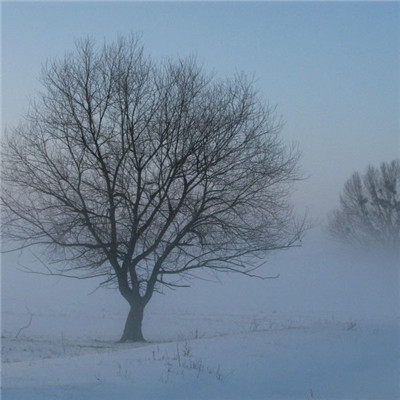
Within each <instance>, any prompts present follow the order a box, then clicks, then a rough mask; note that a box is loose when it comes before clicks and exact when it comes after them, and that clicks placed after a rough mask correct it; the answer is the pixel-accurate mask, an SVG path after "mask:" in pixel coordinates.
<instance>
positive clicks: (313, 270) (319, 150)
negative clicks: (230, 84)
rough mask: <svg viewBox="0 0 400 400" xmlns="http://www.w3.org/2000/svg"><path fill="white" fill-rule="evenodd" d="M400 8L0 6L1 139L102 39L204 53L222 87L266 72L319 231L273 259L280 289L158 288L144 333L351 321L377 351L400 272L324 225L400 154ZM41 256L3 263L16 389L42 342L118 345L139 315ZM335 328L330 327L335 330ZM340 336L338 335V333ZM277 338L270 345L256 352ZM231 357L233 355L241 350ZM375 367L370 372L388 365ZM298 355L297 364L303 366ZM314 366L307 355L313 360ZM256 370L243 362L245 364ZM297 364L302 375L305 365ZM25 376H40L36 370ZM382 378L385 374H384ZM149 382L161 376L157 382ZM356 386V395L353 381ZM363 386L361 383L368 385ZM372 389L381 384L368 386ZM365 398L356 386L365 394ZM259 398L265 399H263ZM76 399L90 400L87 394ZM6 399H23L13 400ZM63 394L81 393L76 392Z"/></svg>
mask: <svg viewBox="0 0 400 400" xmlns="http://www.w3.org/2000/svg"><path fill="white" fill-rule="evenodd" d="M399 10H400V4H399V3H393V2H382V3H368V2H367V3H358V2H349V3H346V2H337V3H322V2H304V3H303V2H299V3H297V2H293V3H290V2H250V3H247V2H238V3H236V2H232V3H226V2H204V3H196V2H193V3H192V2H186V3H183V4H182V3H170V2H165V3H156V2H154V3H153V2H120V3H117V4H114V3H112V4H111V3H107V2H104V3H102V2H99V3H84V2H54V3H40V2H31V3H13V2H7V3H3V4H2V82H1V83H2V115H1V116H2V120H1V126H2V132H3V133H4V131H5V130H7V129H8V128H10V127H13V126H16V125H17V124H18V122H19V121H20V120H21V118H23V116H24V115H25V113H26V111H27V110H28V108H29V102H30V100H32V99H34V97H35V93H36V92H37V91H38V90H40V83H39V80H38V78H39V76H40V70H41V66H42V64H43V63H44V62H46V60H48V59H52V58H53V57H60V56H63V55H64V54H65V52H67V51H69V50H71V49H72V48H73V44H74V39H76V38H82V37H87V36H91V37H93V38H95V39H97V40H99V41H100V42H102V41H103V40H104V39H105V40H109V41H111V40H115V38H116V37H117V35H118V34H123V35H126V34H129V33H131V32H139V33H142V42H143V44H144V48H145V51H147V52H148V54H150V55H151V56H152V57H154V58H156V59H164V58H165V57H173V58H174V57H177V56H188V55H195V56H196V57H197V59H198V61H199V63H200V64H202V65H203V66H204V68H205V70H206V71H210V72H213V73H215V75H216V76H217V78H224V77H228V76H232V74H234V73H235V72H237V71H244V72H245V73H246V74H248V75H249V76H250V77H254V81H255V86H256V88H257V89H258V90H259V92H260V94H261V95H262V96H263V98H264V99H265V101H266V103H268V104H270V105H271V106H274V105H276V117H277V118H278V119H281V120H282V130H281V135H282V139H283V141H284V142H285V143H288V144H289V143H295V144H296V146H297V147H298V148H299V150H300V152H301V153H302V157H301V160H300V170H301V173H302V175H303V176H304V178H305V179H304V180H302V181H299V182H296V184H295V185H294V187H293V194H292V202H293V204H294V205H295V209H296V212H297V214H298V215H299V216H300V217H301V216H302V215H304V214H305V213H307V214H308V215H309V216H310V219H311V221H312V227H311V229H310V230H309V231H308V232H306V235H305V238H304V240H303V243H302V245H301V247H296V248H292V249H288V250H286V251H276V252H271V253H270V254H269V255H268V257H267V260H266V263H265V265H263V266H262V268H260V269H259V271H258V272H259V273H260V275H263V276H265V277H270V279H257V278H250V277H246V276H242V275H239V274H236V275H234V274H219V275H213V274H208V273H206V272H204V273H203V272H201V273H200V276H199V278H198V279H192V280H191V281H190V285H191V287H190V288H180V289H177V290H170V289H168V288H165V289H164V290H163V294H160V293H155V294H154V295H153V298H152V299H151V301H150V303H149V304H148V306H147V307H146V309H145V316H144V321H143V331H144V336H145V338H146V339H147V340H149V341H150V342H152V341H154V342H155V341H165V340H177V339H179V338H180V335H182V337H185V338H187V337H192V338H193V337H195V338H196V339H197V337H198V335H197V333H196V334H195V335H194V334H193V332H194V331H196V332H197V329H199V330H200V331H201V332H204V333H205V334H206V335H210V336H211V335H215V334H218V333H219V332H224V334H226V333H228V331H234V330H235V329H236V328H237V329H236V330H237V331H238V332H242V331H246V332H247V331H253V330H255V331H257V330H258V327H259V326H258V324H263V325H262V326H261V328H262V329H264V328H266V329H267V328H268V329H270V330H268V332H267V335H269V334H271V335H272V336H273V335H274V334H277V331H274V329H275V328H276V327H277V328H281V327H285V328H287V329H290V328H292V327H298V326H323V325H324V324H326V323H327V324H329V323H333V324H335V323H337V322H339V323H344V324H348V325H347V326H348V328H349V330H351V329H352V328H353V327H354V326H356V325H358V324H372V326H374V329H373V333H372V334H371V337H372V340H371V342H369V341H365V343H367V345H366V346H365V348H368V347H370V343H373V344H374V343H375V342H374V340H375V339H376V338H377V336H376V334H375V332H377V331H378V328H377V327H380V326H382V327H384V326H389V325H390V326H394V325H396V326H398V324H399V322H400V290H399V289H400V261H399V260H398V259H396V258H393V257H392V258H391V257H389V256H388V255H386V254H382V253H378V252H374V251H373V249H369V250H368V251H365V252H362V251H356V250H354V249H350V248H348V247H346V246H344V245H342V244H340V243H337V242H335V241H333V240H332V238H330V237H329V235H328V233H327V215H328V213H329V212H330V211H332V210H333V209H334V208H335V207H337V206H338V203H339V194H340V191H341V190H342V187H343V184H344V182H345V180H346V179H347V178H349V177H350V176H351V175H352V174H353V172H355V171H356V170H358V171H360V172H363V171H364V170H365V168H366V167H367V166H368V165H369V164H372V165H375V166H379V164H380V163H381V162H388V161H391V160H392V159H395V158H398V157H399V152H400V134H399V129H400V128H399V113H398V111H399V107H400V102H399V97H400V96H399V91H400V82H399V81H400V75H399V73H398V72H399V70H400V65H399V57H398V51H399V42H400V25H399V23H398V22H399ZM36 250H37V249H35V248H32V249H26V250H24V251H22V252H13V253H4V254H2V256H1V302H2V304H1V305H2V321H1V323H2V334H3V336H4V338H5V339H6V340H7V341H8V342H7V343H11V345H10V347H9V352H10V354H14V353H13V351H14V350H15V349H16V350H15V354H16V356H15V359H13V361H16V364H15V366H13V365H11V366H10V368H11V369H10V370H12V368H14V367H15V370H16V371H17V372H16V373H15V376H17V378H18V377H19V375H18V374H20V375H21V376H20V377H19V378H18V379H19V380H18V379H17V378H15V379H16V380H15V382H17V383H15V384H14V383H12V384H13V385H14V386H15V387H18V386H20V385H22V383H21V382H24V374H25V372H24V371H25V370H24V369H21V370H18V365H17V362H18V361H20V360H23V361H26V360H29V357H30V355H27V353H26V348H27V346H28V347H29V344H30V343H31V342H32V341H33V342H35V340H36V342H35V343H36V344H37V343H39V345H37V347H36V348H35V350H34V351H32V354H34V355H33V356H32V357H33V358H35V359H36V358H37V359H40V360H41V359H42V357H44V356H43V354H44V351H43V348H42V347H41V346H42V343H44V342H46V343H47V344H49V343H50V344H51V343H53V344H54V345H55V346H57V347H58V349H57V350H54V353H55V354H57V357H58V356H60V354H61V357H62V356H64V357H65V355H66V354H68V351H67V353H65V349H62V351H63V352H64V353H62V351H61V350H60V349H59V348H60V346H62V347H63V346H64V337H67V338H70V340H71V341H76V342H77V343H81V342H79V340H77V338H78V339H81V338H82V337H85V339H86V338H88V337H89V338H92V339H93V338H95V339H96V340H101V339H103V340H107V341H113V340H117V339H118V338H119V336H120V334H121V332H122V329H123V326H124V323H125V319H126V315H127V313H128V310H129V307H128V304H127V303H126V302H125V300H124V299H123V298H122V297H121V295H120V294H119V292H118V291H117V290H115V289H102V288H100V289H97V286H98V284H99V283H100V282H99V281H98V280H96V279H88V280H77V279H68V278H61V277H55V276H44V275H38V274H32V273H26V272H24V269H25V268H26V267H27V268H29V269H32V270H35V271H43V270H44V267H43V265H42V264H41V262H39V261H38V260H37V259H36V258H35V256H34V254H35V252H36ZM43 261H44V262H46V260H43ZM96 289H97V290H96ZM30 316H32V320H31V323H29V324H28V322H29V319H30ZM91 316H93V318H91ZM160 321H161V322H160ZM329 326H331V325H329ZM344 326H346V325H344ZM21 328H23V334H21V337H22V339H21V342H18V341H17V340H16V339H17V336H18V334H19V333H20V332H21ZM254 328H255V329H254ZM336 328H337V327H336ZM336 328H332V329H333V330H332V332H338V331H337V330H336V331H335V329H336ZM262 329H261V331H262ZM340 329H342V328H340ZM396 329H397V328H396ZM278 331H279V329H278ZM365 332H367V331H366V330H365ZM396 332H397V331H396V330H393V331H391V334H390V335H391V336H390V335H389V336H390V337H392V338H394V339H393V341H392V342H393V343H394V344H395V346H396V347H395V346H392V347H393V348H394V347H395V348H394V350H393V349H392V348H390V349H386V347H383V351H386V353H385V354H387V355H388V357H389V356H392V353H393V354H394V355H398V349H399V345H400V343H399V341H398V336H396V335H397V333H396ZM342 333H343V332H342V330H339V333H338V334H337V335H336V333H335V334H334V333H332V334H331V335H332V337H333V335H336V336H335V337H340V338H341V336H340V335H342ZM367 333H368V332H367ZM368 334H369V333H368ZM191 335H192V336H191ZM277 335H278V336H279V332H278V334H277ZM374 335H375V336H374ZM269 337H270V336H267V339H268V338H269ZM32 338H33V339H32ZM57 338H58V339H60V338H62V341H60V342H57V340H58V339H57ZM382 338H386V336H385V335H382V337H379V340H381V342H382V343H384V342H385V340H384V339H382ZM56 339H57V340H56ZM267 339H265V337H260V343H267V342H268V340H269V339H268V340H267ZM325 339H326V338H325ZM330 339H331V336H329V340H326V341H325V342H324V343H325V344H326V347H325V349H328V350H329V347H330V345H331V340H330ZM350 339H351V340H353V339H352V338H350ZM240 340H242V339H240ZM271 340H272V339H271ZM310 340H311V341H313V340H314V339H313V338H312V339H310ZM340 340H341V339H340ZM346 340H347V339H346ZM351 340H350V341H349V342H346V346H347V345H348V347H346V346H344V347H340V346H341V344H342V342H340V341H339V342H336V345H337V346H338V347H337V348H338V349H343V348H345V349H347V350H349V351H351V349H353V348H356V349H358V348H357V346H355V347H354V346H353V342H351ZM354 340H355V339H354ZM278 342H279V340H278ZM392 342H388V343H392ZM27 343H28V345H27ZM239 343H242V341H240V342H239ZM274 343H275V342H274ZM290 343H292V344H293V343H296V345H293V347H290V346H289V347H288V348H296V349H297V347H296V346H297V342H296V341H294V342H290ZM349 343H350V344H349ZM219 344H220V343H218V342H217V344H216V345H215V346H216V347H218V346H219ZM356 344H357V343H356ZM90 345H93V343H92V342H91V343H90ZM7 346H8V344H7ZM13 346H14V347H13ZM18 346H20V348H19V347H18ZM43 346H44V345H43ZM234 346H236V347H235V348H237V343H235V344H234ZM44 347H45V346H44ZM205 347H207V344H206V345H205ZM310 347H312V344H311V345H310ZM388 347H390V346H389V345H388ZM379 349H381V347H379ZM270 350H271V349H268V352H267V354H268V357H269V355H270ZM347 350H346V351H347ZM52 351H53V350H52ZM79 351H80V349H79ZM154 351H155V350H153V358H154ZM272 351H273V352H275V351H276V354H278V355H279V354H280V353H279V352H280V351H283V350H282V347H279V346H278V347H272ZM357 351H358V350H357ZM307 352H308V350H307ZM327 353H329V351H327ZM361 353H362V354H367V352H365V351H360V354H361ZM21 354H22V356H21ZM71 354H72V353H71ZM79 354H80V353H79ZM130 354H131V353H130ZM274 354H275V353H274ZM368 354H369V353H368ZM368 354H367V356H368V357H369V355H368ZM367 356H366V360H367V362H368V365H369V366H371V365H373V366H376V368H379V364H377V363H374V362H370V361H371V360H370V359H368V357H367ZM46 357H47V355H46ZM50 357H51V356H50ZM143 357H144V356H143ZM246 357H247V356H246ZM287 357H288V360H291V358H290V357H291V355H289V356H287ZM307 357H308V353H307V354H306V356H305V360H307ZM329 357H330V355H329V354H328V356H327V359H328V363H327V365H328V367H327V368H328V369H329V368H332V366H334V368H336V367H337V364H338V363H341V361H342V359H339V358H333V359H334V360H336V361H334V362H333V361H332V359H331V358H329ZM379 357H380V354H379ZM11 358H12V357H11ZM245 360H246V363H247V361H248V358H245ZM284 360H286V359H284ZM139 361H140V360H139ZM239 361H240V359H239ZM278 361H279V357H278ZM281 361H282V360H281ZM350 361H351V362H349V365H350V367H349V368H350V370H351V371H353V370H352V369H351V366H352V365H357V362H356V363H354V362H353V361H354V360H350ZM96 362H97V361H96ZM390 362H391V363H392V364H390V363H389V362H388V363H387V364H385V365H386V367H387V368H388V370H390V371H392V375H390V376H389V378H388V381H389V383H388V384H387V387H388V388H390V389H393V393H394V392H395V393H396V394H398V393H400V389H399V388H397V387H395V385H394V384H393V381H394V380H395V379H396V376H397V375H396V374H397V372H398V371H399V370H400V365H399V363H398V358H397V361H396V360H394V361H393V360H392V361H390ZM246 363H241V364H243V365H247V364H246ZM289 363H290V361H289ZM305 363H307V361H305ZM278 364H279V362H278ZM281 364H282V365H284V367H282V368H281V369H280V370H279V369H277V371H278V372H277V374H278V375H279V374H281V375H279V376H280V379H281V380H279V379H278V380H277V381H276V382H277V383H276V382H275V384H276V387H278V386H279V385H280V384H281V387H280V389H279V390H285V389H286V377H285V376H286V371H287V366H286V364H285V363H284V362H281ZM309 364H310V365H312V364H313V362H309ZM89 365H90V364H89ZM96 365H98V364H96ZM127 365H129V364H128V361H127ZM299 365H300V367H299V369H302V368H303V365H302V362H299ZM316 365H317V367H318V365H320V364H316ZM321 365H325V364H323V363H322V364H321ZM329 365H330V367H329ZM393 365H394V366H395V368H392V367H393ZM325 366H326V365H325ZM317 367H315V368H317ZM21 368H22V367H21ZM26 368H28V369H27V371H28V374H29V371H30V370H29V366H28V365H27V366H26ZM74 368H75V366H72V367H71V370H73V372H74ZM318 368H319V367H318ZM396 368H397V369H396ZM48 369H49V371H50V370H51V368H50V367H48ZM89 369H90V368H89ZM264 369H265V366H264V365H262V366H261V367H260V371H262V373H264V372H263V371H264ZM39 370H41V365H39V364H38V366H37V368H36V371H39ZM21 371H22V372H21ZM168 371H169V370H168ZM380 371H381V374H382V376H385V369H384V368H381V369H380ZM328 372H329V371H328ZM378 372H379V371H378ZM13 373H14V372H12V373H11V372H10V376H11V377H13V376H14V375H13ZM272 373H273V372H272ZM55 374H56V373H55ZM107 374H108V373H107ZM160 374H161V373H160ZM58 375H59V376H61V375H63V373H59V374H58ZM75 375H78V374H77V373H75ZM105 375H106V374H105ZM148 376H153V371H151V374H150V373H149V375H148ZM163 376H164V375H163ZM260 376H262V375H260ZM294 376H300V377H301V375H296V374H294ZM349 376H350V378H348V379H349V385H348V387H347V386H344V388H343V391H344V393H347V392H346V391H347V390H352V389H353V386H354V385H353V382H350V380H351V379H352V378H351V377H352V375H351V374H350V375H349ZM367 376H368V375H367ZM371 376H378V378H376V382H378V379H379V375H377V374H371ZM393 376H394V377H395V378H394V379H392V377H393ZM317 377H318V375H317ZM325 378H326V377H325ZM364 378H365V377H364V376H363V375H362V376H361V377H360V378H359V381H360V382H361V383H360V386H362V384H363V382H365V381H366V379H364ZM32 379H33V378H32ZM57 379H58V376H57ZM90 379H94V378H93V377H90ZM90 379H89V380H88V382H89V383H91V382H92V381H90ZM96 379H97V378H96ZM235 379H236V378H235ZM297 379H298V380H299V381H300V380H301V379H302V378H297ZM390 379H392V381H390ZM318 380H319V378H318V379H316V381H318ZM9 382H12V379H11V380H10V381H9ZM54 382H56V383H54ZM54 382H51V383H50V384H49V385H50V386H51V385H53V386H52V387H57V385H58V383H57V382H58V380H55V381H54ZM199 382H200V381H199ZM238 382H240V380H239V381H238ZM321 382H325V381H324V380H323V379H322V380H321ZM326 382H329V383H330V385H331V386H335V385H336V383H338V385H336V388H337V387H340V383H341V382H342V381H341V380H340V379H339V378H338V382H335V381H334V383H332V382H331V381H330V377H329V379H328V378H327V380H326ZM374 382H375V381H373V380H371V383H370V386H371V387H373V386H374ZM376 382H375V383H376ZM382 382H383V381H382ZM95 383H96V384H97V381H95ZM153 383H154V382H153ZM85 384H86V382H85ZM11 386H12V385H11ZM22 386H23V385H22ZM150 386H151V385H150ZM228 386H229V385H227V387H228ZM272 386H273V385H272ZM328 386H329V385H328ZM203 387H206V386H203ZM354 387H355V389H354V390H356V389H357V385H355V386H354ZM282 388H283V389H282ZM310 388H311V387H306V388H305V389H304V388H302V390H303V389H304V390H307V393H306V392H304V393H306V394H304V393H303V392H302V393H303V395H304V396H303V397H296V398H304V399H305V398H307V399H308V398H312V397H313V395H312V394H313V392H311V397H310ZM396 388H397V389H396ZM96 390H97V389H96ZM231 390H232V389H231ZM260 390H261V391H260V393H263V392H262V390H264V388H261V389H260ZM271 390H272V389H271ZM366 390H368V389H366ZM376 390H377V391H379V390H380V389H376ZM278 392H279V391H278ZM38 393H40V392H38ZM171 393H173V391H171ZM279 393H281V392H279ZM282 393H283V392H282ZM285 393H286V392H285ZM321 393H322V394H321V397H320V398H336V399H339V398H340V395H336V397H335V395H332V393H336V392H335V391H334V390H333V391H332V392H329V391H328V392H327V393H328V394H327V395H326V396H323V393H324V392H323V391H321ZM329 393H330V395H329ZM354 393H355V394H354V396H353V397H352V398H367V397H363V396H364V395H365V393H364V392H360V393H361V394H360V393H358V392H354ZM275 394H276V393H275ZM273 395H274V393H272V396H273ZM77 396H78V397H76V398H79V399H81V397H80V394H79V393H78V395H77ZM10 398H17V397H13V395H11V394H10ZM21 398H32V397H30V396H27V397H23V396H22V397H21ZM43 398H46V397H43ZM48 398H52V397H51V396H49V397H48ZM53 398H54V397H53ZM60 398H61V397H60ZM65 398H68V399H70V398H73V397H69V393H68V395H67V396H66V397H65ZM110 398H111V397H110ZM143 398H146V397H143ZM148 398H156V397H148ZM172 398H173V397H172ZM209 398H211V397H209ZM271 398H273V397H271ZM280 398H281V397H280ZM282 398H283V397H282ZM291 398H295V397H291ZM346 398H350V397H346ZM372 398H373V397H371V399H372ZM382 398H385V397H382ZM386 398H390V397H386ZM32 400H33V398H32Z"/></svg>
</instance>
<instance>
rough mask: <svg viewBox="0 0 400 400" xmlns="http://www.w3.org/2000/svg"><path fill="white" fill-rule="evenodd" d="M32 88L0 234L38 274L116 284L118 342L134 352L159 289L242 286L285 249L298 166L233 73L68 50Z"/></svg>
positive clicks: (120, 44)
mask: <svg viewBox="0 0 400 400" xmlns="http://www.w3.org/2000/svg"><path fill="white" fill-rule="evenodd" d="M42 84H43V91H42V92H41V93H40V94H39V96H38V98H37V101H36V102H35V104H33V106H32V108H31V111H30V112H29V114H28V115H27V118H26V119H25V120H24V122H23V123H21V125H20V126H18V127H17V128H15V129H13V130H12V131H11V132H9V133H8V135H7V138H6V140H5V141H4V146H3V149H4V151H3V152H4V155H3V171H4V172H3V192H2V205H3V235H4V237H5V238H7V239H8V240H9V241H11V242H12V243H17V242H18V243H19V246H18V247H19V248H26V247H28V246H32V245H42V246H45V247H44V248H45V249H46V250H45V254H46V257H47V258H48V259H47V260H46V262H48V263H49V264H48V265H49V271H50V273H51V274H59V275H63V276H72V277H79V278H80V279H82V278H91V277H99V276H100V277H102V278H103V281H102V282H103V283H102V285H111V284H116V285H117V287H118V289H119V291H120V293H121V295H122V296H123V297H124V298H125V299H126V301H127V302H128V303H129V305H130V311H129V315H128V318H127V321H126V324H125V329H124V332H123V335H122V338H121V341H126V340H132V341H140V340H143V335H142V319H143V311H144V307H145V305H146V304H147V303H148V302H149V300H150V299H151V297H152V295H153V293H154V292H155V291H157V290H161V288H162V287H163V286H167V287H177V286H185V280H186V279H187V278H189V277H191V276H192V274H193V273H194V272H195V271H196V270H199V269H206V270H207V269H208V270H213V271H217V272H240V273H242V274H246V275H250V276H252V275H255V274H254V270H255V268H257V267H258V266H260V264H261V263H262V261H263V259H264V257H265V255H266V253H267V252H269V251H271V250H275V249H286V248H289V247H291V246H294V245H296V243H298V241H299V239H300V237H301V235H302V233H303V230H304V226H303V225H302V224H298V223H296V222H295V219H294V218H293V212H292V208H291V206H290V205H289V203H288V194H289V192H290V184H291V183H292V182H293V181H294V180H296V179H297V178H298V176H297V172H296V164H297V161H298V154H297V151H295V150H294V149H291V148H287V147H286V146H284V144H283V143H282V142H281V140H280V138H279V123H276V121H275V118H274V110H273V109H271V108H269V107H266V106H265V105H264V104H263V103H262V102H261V100H260V98H259V96H258V95H257V93H256V92H255V91H254V89H253V85H252V83H251V82H248V81H247V79H246V77H245V76H244V75H243V74H240V75H238V76H235V77H234V78H233V79H230V80H224V81H216V80H215V79H214V78H212V77H210V76H208V75H207V74H205V73H204V72H203V71H202V69H201V68H200V67H198V66H197V64H196V62H195V60H193V59H179V60H177V61H171V60H170V61H166V62H163V63H157V64H156V63H154V62H152V61H151V60H150V59H149V58H146V57H145V55H144V52H143V48H142V46H141V44H140V41H139V40H138V39H137V37H135V36H131V37H129V38H119V39H118V40H117V41H116V42H114V43H111V44H104V45H103V46H100V47H97V46H96V45H95V43H94V42H93V41H91V40H84V41H80V42H77V44H76V48H75V50H74V52H72V53H71V54H67V55H66V56H65V58H64V59H61V60H56V61H54V62H51V63H48V64H47V65H46V66H45V67H44V68H43V72H42Z"/></svg>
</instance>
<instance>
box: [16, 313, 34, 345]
mask: <svg viewBox="0 0 400 400" xmlns="http://www.w3.org/2000/svg"><path fill="white" fill-rule="evenodd" d="M26 309H27V310H28V312H29V322H28V324H27V325H25V326H23V327H22V328H20V329H19V331H18V333H17V334H16V335H15V339H17V338H18V336H19V334H20V333H21V332H22V331H23V330H24V329H26V328H29V327H30V326H31V323H32V319H33V314H32V313H31V311H30V310H29V308H28V307H27V308H26Z"/></svg>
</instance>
